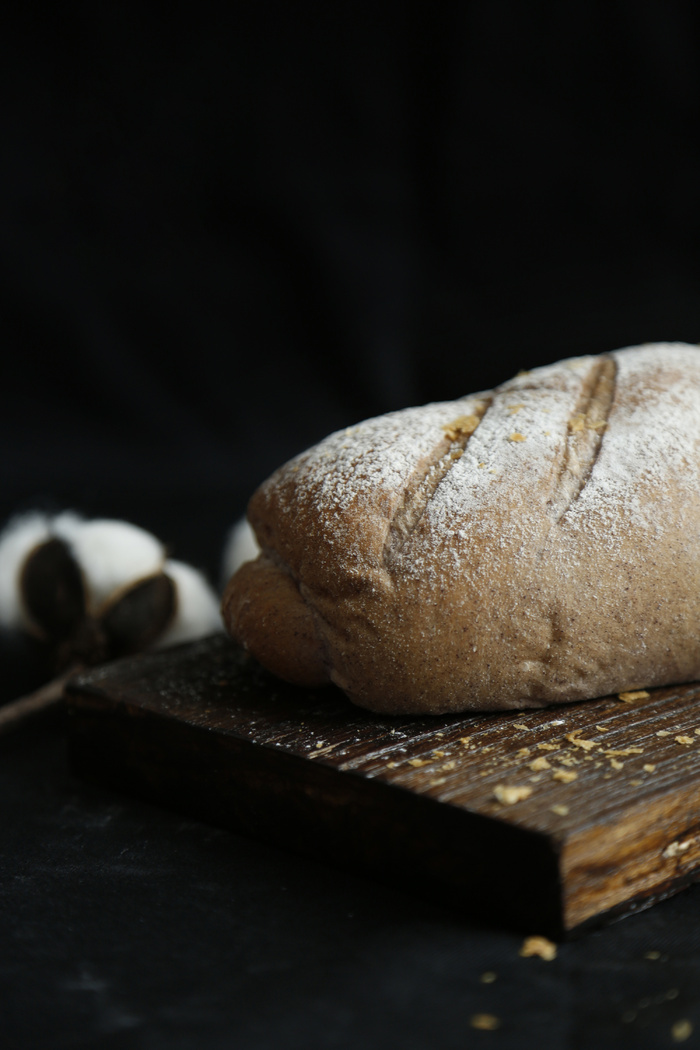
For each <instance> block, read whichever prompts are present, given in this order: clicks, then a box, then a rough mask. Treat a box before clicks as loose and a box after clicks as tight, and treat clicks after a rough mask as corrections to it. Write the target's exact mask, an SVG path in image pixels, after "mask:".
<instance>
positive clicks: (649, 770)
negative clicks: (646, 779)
mask: <svg viewBox="0 0 700 1050" xmlns="http://www.w3.org/2000/svg"><path fill="white" fill-rule="evenodd" d="M642 769H643V770H644V772H645V773H654V772H655V770H656V766H655V765H654V763H653V762H647V764H646V765H645V766H642Z"/></svg>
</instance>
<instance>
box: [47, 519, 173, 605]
mask: <svg viewBox="0 0 700 1050" xmlns="http://www.w3.org/2000/svg"><path fill="white" fill-rule="evenodd" d="M55 531H56V533H57V535H60V536H61V538H63V539H65V540H66V541H67V542H68V544H69V546H70V548H71V550H72V552H73V556H74V557H75V559H76V561H77V562H78V564H79V565H80V568H81V569H82V572H83V578H84V580H85V585H86V590H87V597H88V602H89V607H90V611H91V612H93V613H94V612H96V611H98V610H99V608H100V606H101V605H102V604H103V603H104V602H105V601H106V600H107V599H108V598H111V597H112V596H113V595H114V594H115V592H117V591H120V590H122V589H123V588H124V587H126V586H128V585H129V584H132V583H134V581H136V580H139V579H142V578H143V577H144V576H153V575H154V573H156V572H159V571H160V570H161V569H162V567H163V562H164V561H165V548H164V547H163V544H162V543H161V542H160V541H159V540H157V539H156V537H155V536H153V535H151V533H150V532H146V530H145V529H141V528H139V527H138V526H137V525H130V524H129V523H128V522H126V521H111V520H108V519H100V518H97V519H95V520H94V521H81V520H79V519H75V518H74V516H73V515H62V516H61V518H57V519H56V522H55Z"/></svg>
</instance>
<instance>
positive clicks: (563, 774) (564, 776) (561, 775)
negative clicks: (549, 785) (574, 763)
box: [552, 769, 578, 784]
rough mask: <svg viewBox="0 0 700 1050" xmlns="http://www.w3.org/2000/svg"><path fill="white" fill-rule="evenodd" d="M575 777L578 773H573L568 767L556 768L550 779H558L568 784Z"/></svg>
mask: <svg viewBox="0 0 700 1050" xmlns="http://www.w3.org/2000/svg"><path fill="white" fill-rule="evenodd" d="M577 777H578V773H574V771H573V770H569V769H558V770H557V771H556V773H552V780H559V781H561V783H562V784H570V783H571V781H572V780H576V778H577Z"/></svg>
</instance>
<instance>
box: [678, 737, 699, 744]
mask: <svg viewBox="0 0 700 1050" xmlns="http://www.w3.org/2000/svg"><path fill="white" fill-rule="evenodd" d="M674 739H675V741H676V743H677V744H694V743H695V741H694V740H693V738H692V736H682V735H681V736H677V737H674Z"/></svg>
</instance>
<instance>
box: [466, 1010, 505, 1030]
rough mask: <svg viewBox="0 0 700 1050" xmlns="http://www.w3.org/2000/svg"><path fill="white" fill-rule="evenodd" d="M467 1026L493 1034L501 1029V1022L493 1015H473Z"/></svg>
mask: <svg viewBox="0 0 700 1050" xmlns="http://www.w3.org/2000/svg"><path fill="white" fill-rule="evenodd" d="M469 1024H470V1025H471V1026H472V1028H481V1029H482V1030H483V1031H484V1032H494V1031H495V1030H496V1029H497V1028H500V1027H501V1022H500V1020H499V1019H498V1017H496V1016H495V1015H494V1014H474V1015H473V1017H472V1018H471V1020H470V1021H469Z"/></svg>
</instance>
